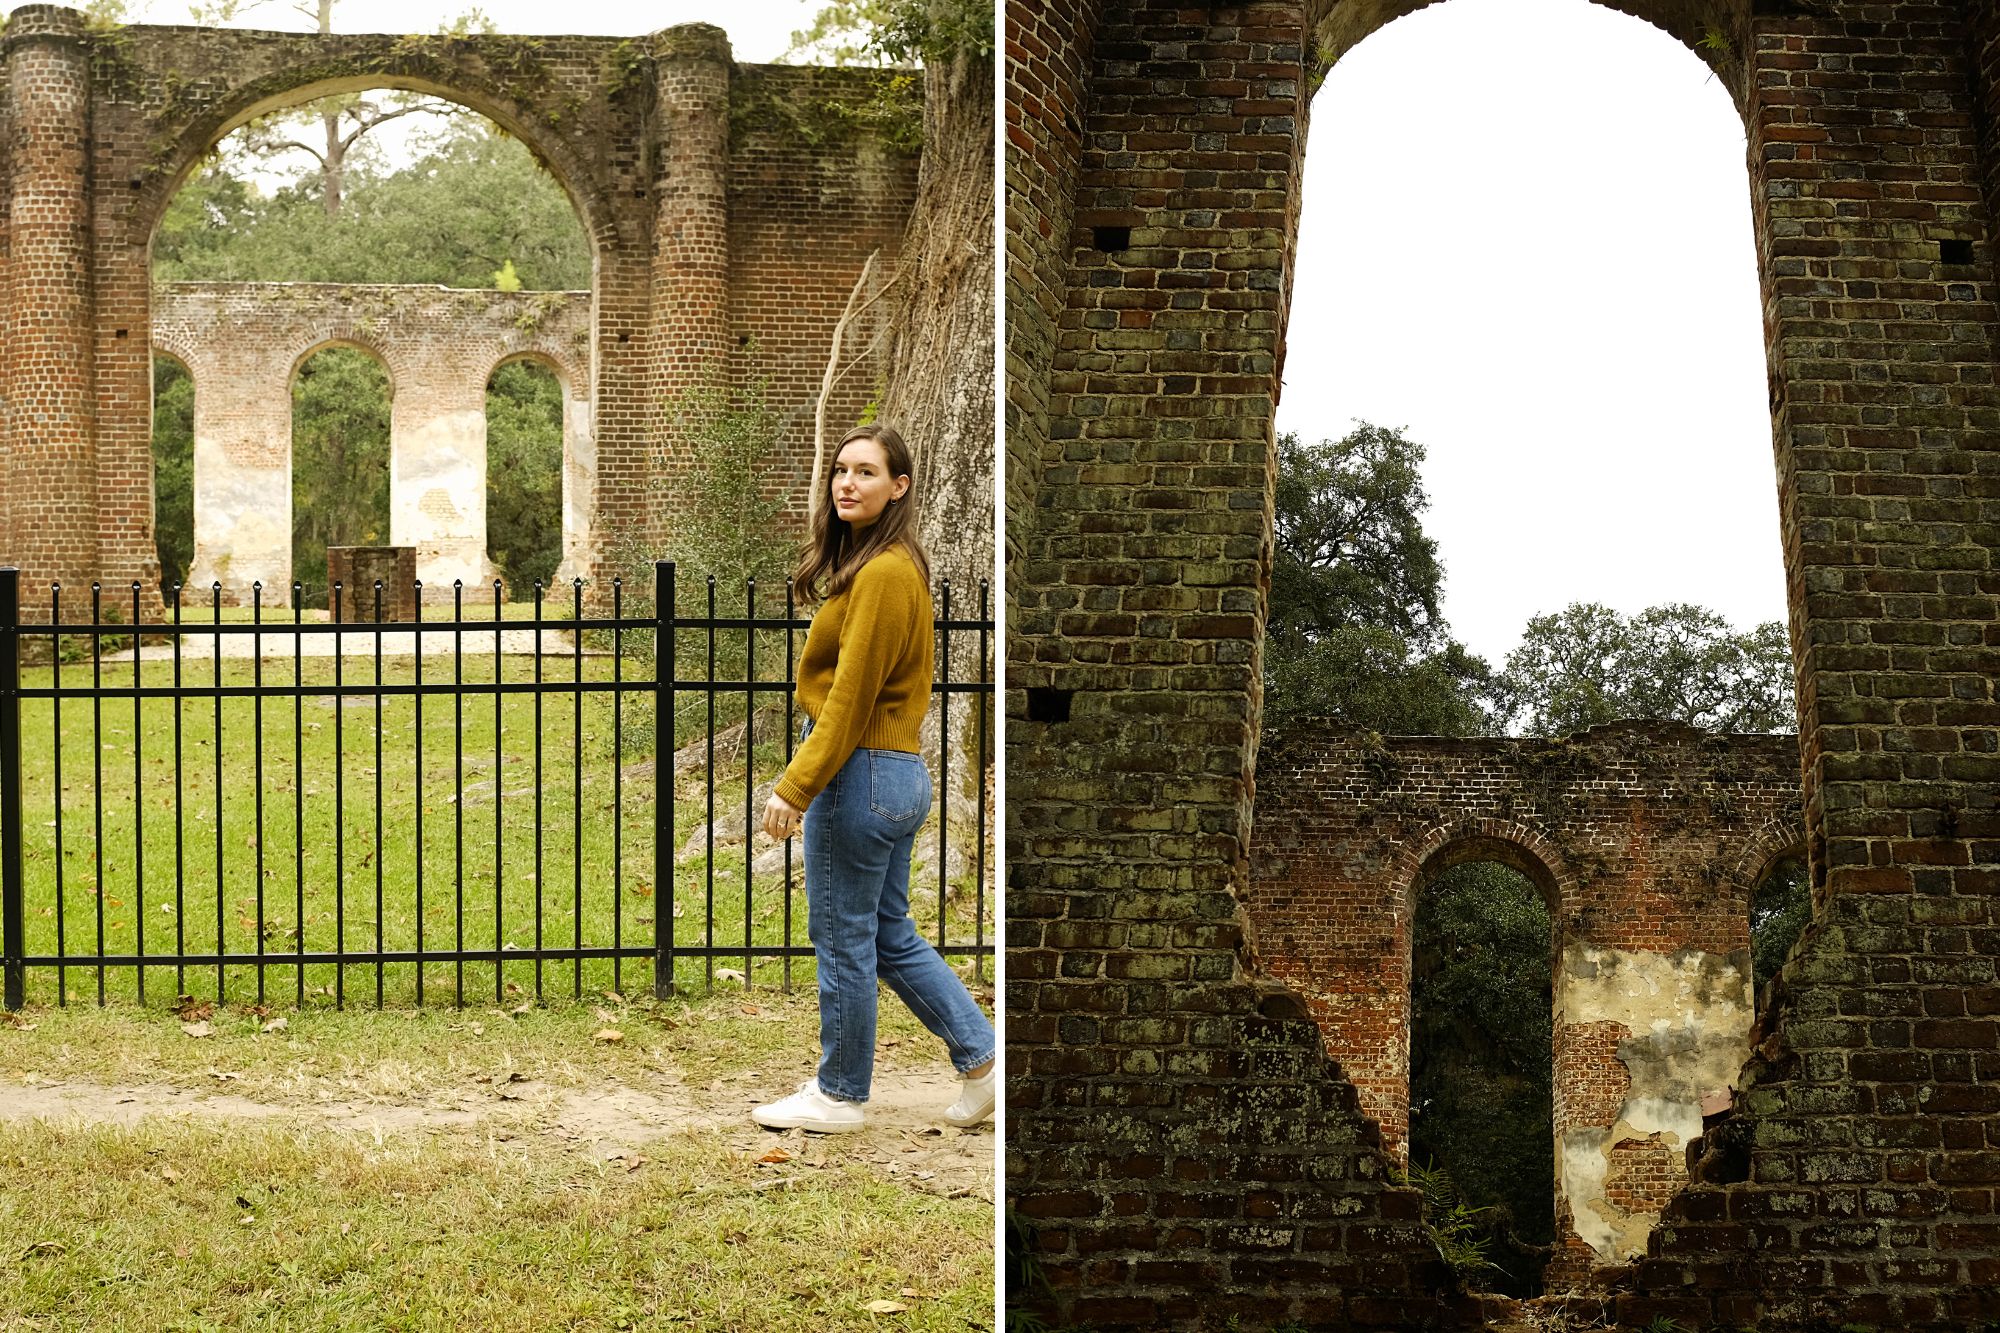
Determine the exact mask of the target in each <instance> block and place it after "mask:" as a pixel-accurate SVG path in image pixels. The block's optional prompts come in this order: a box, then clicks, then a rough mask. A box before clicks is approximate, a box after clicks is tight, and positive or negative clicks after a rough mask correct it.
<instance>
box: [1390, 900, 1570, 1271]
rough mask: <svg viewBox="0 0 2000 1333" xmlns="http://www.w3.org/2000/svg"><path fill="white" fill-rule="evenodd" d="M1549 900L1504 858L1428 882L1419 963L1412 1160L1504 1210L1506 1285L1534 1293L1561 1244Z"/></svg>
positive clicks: (1414, 997)
mask: <svg viewBox="0 0 2000 1333" xmlns="http://www.w3.org/2000/svg"><path fill="white" fill-rule="evenodd" d="M1551 930H1552V926H1551V922H1550V919H1549V910H1548V906H1547V904H1546V903H1545V902H1544V901H1543V900H1542V895H1541V893H1540V891H1539V890H1537V889H1536V888H1535V886H1534V885H1533V884H1532V883H1530V882H1529V881H1528V879H1527V878H1526V877H1525V876H1523V875H1522V874H1520V872H1518V871H1516V870H1513V869H1510V868H1508V867H1506V866H1501V865H1496V864H1494V863H1492V862H1472V863H1468V864H1465V865H1456V866H1451V867H1449V868H1447V869H1445V870H1442V871H1439V872H1438V873H1436V874H1434V875H1432V876H1430V877H1429V879H1428V880H1427V881H1426V882H1425V883H1423V884H1422V885H1420V886H1419V890H1418V893H1417V901H1416V919H1415V921H1414V923H1413V929H1412V934H1411V951H1410V952H1411V958H1410V1160H1411V1161H1412V1162H1414V1163H1418V1164H1423V1163H1431V1164H1434V1165H1436V1166H1438V1167H1441V1168H1443V1169H1444V1171H1445V1172H1446V1173H1447V1174H1448V1175H1449V1176H1450V1177H1451V1179H1452V1180H1454V1181H1455V1182H1456V1183H1457V1185H1458V1187H1459V1190H1460V1192H1461V1194H1462V1195H1463V1196H1464V1198H1465V1201H1466V1202H1467V1203H1468V1204H1470V1205H1472V1206H1474V1207H1476V1208H1482V1209H1489V1208H1490V1209H1496V1210H1498V1211H1499V1216H1490V1217H1489V1218H1488V1225H1489V1228H1490V1231H1491V1232H1492V1233H1493V1234H1494V1236H1495V1239H1496V1240H1498V1241H1499V1242H1500V1243H1499V1244H1498V1245H1495V1246H1493V1247H1491V1250H1492V1252H1491V1256H1490V1257H1491V1258H1492V1259H1493V1261H1494V1262H1495V1263H1497V1264H1498V1265H1499V1267H1500V1268H1501V1270H1502V1272H1503V1274H1504V1275H1505V1276H1504V1279H1503V1280H1502V1281H1501V1284H1500V1285H1502V1286H1503V1287H1504V1288H1505V1289H1506V1290H1508V1291H1511V1292H1514V1293H1516V1294H1519V1295H1529V1294H1532V1292H1533V1290H1534V1288H1535V1284H1536V1276H1537V1270H1538V1269H1539V1267H1540V1264H1539V1262H1538V1258H1537V1256H1535V1255H1534V1254H1533V1253H1532V1251H1528V1252H1524V1251H1523V1249H1522V1247H1523V1246H1528V1247H1533V1246H1540V1245H1546V1244H1548V1243H1549V1242H1550V1241H1552V1240H1553V1239H1554V1237H1555V1198H1554V1195H1555V1190H1554V1182H1553V1181H1552V1180H1551V1179H1550V1176H1549V1126H1550V1124H1551V1122H1552V1119H1553V1116H1554V1107H1555V1103H1554V1095H1553V1082H1552V1073H1551V1068H1550V1066H1551V1028H1552V1023H1553V1014H1552V1011H1551V1006H1550V994H1549V989H1550V978H1549V941H1550V938H1551Z"/></svg>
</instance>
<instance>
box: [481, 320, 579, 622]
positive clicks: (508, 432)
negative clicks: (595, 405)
mask: <svg viewBox="0 0 2000 1333" xmlns="http://www.w3.org/2000/svg"><path fill="white" fill-rule="evenodd" d="M564 399H565V394H564V390H563V384H562V381H561V379H560V378H559V377H558V376H557V375H556V372H555V370H554V369H553V368H552V367H551V366H549V365H548V363H547V362H545V361H542V360H539V359H537V358H533V357H516V358H513V359H511V360H508V361H503V362H501V363H500V364H499V365H498V366H496V367H494V370H493V375H492V377H491V378H490V379H488V380H487V381H486V552H487V558H488V559H490V560H491V561H492V562H493V566H494V568H495V569H497V570H499V572H500V577H501V578H502V579H503V580H504V581H505V582H506V585H507V587H508V588H509V589H511V590H512V593H513V597H514V599H515V600H517V601H518V600H521V599H522V598H524V597H526V596H529V595H531V594H530V591H529V590H531V589H532V588H533V587H534V586H535V585H536V584H537V583H539V584H541V585H543V586H544V587H547V586H548V585H549V583H550V582H551V581H552V580H553V579H554V578H555V573H556V569H557V567H558V566H559V565H560V564H561V563H562V558H563V472H564V448H563V444H564V438H563V437H564V430H563V420H564Z"/></svg>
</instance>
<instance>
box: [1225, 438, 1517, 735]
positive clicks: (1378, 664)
mask: <svg viewBox="0 0 2000 1333" xmlns="http://www.w3.org/2000/svg"><path fill="white" fill-rule="evenodd" d="M1423 457H1424V451H1423V446H1422V445H1420V444H1417V443H1416V442H1414V441H1412V440H1408V439H1405V438H1404V437H1403V435H1402V433H1401V432H1400V431H1395V430H1389V429H1385V428H1383V427H1380V426H1372V425H1369V424H1367V423H1365V422H1363V423H1359V424H1357V425H1356V427H1355V429H1354V430H1353V431H1352V432H1350V433H1349V434H1348V435H1347V436H1346V437H1345V438H1343V439H1340V440H1325V441H1321V442H1319V443H1317V444H1307V443H1304V442H1302V441H1301V440H1300V438H1299V437H1298V436H1297V435H1294V434H1287V435H1284V436H1281V437H1280V438H1279V441H1278V479H1277V490H1276V521H1277V528H1276V535H1277V543H1276V548H1275V551H1274V553H1273V557H1272V569H1271V600H1270V611H1269V618H1268V621H1267V625H1266V638H1265V644H1264V681H1265V715H1266V718H1267V720H1268V721H1270V722H1271V723H1272V724H1274V725H1281V724H1282V722H1283V721H1284V720H1285V719H1287V718H1290V717H1293V716H1300V715H1304V714H1307V713H1315V714H1325V713H1331V714H1334V715H1336V716H1339V717H1342V718H1345V719H1346V720H1348V721H1350V722H1352V723H1354V724H1355V725H1357V726H1364V727H1370V728H1373V729H1374V730H1377V731H1384V732H1401V733H1430V734H1441V735H1467V734H1472V733H1477V732H1480V731H1483V730H1485V729H1486V715H1485V710H1484V708H1483V707H1482V698H1483V695H1484V693H1485V691H1486V687H1487V677H1488V668H1487V666H1486V664H1485V663H1484V662H1483V661H1481V660H1480V659H1479V658H1477V657H1475V656H1474V655H1472V654H1471V653H1469V652H1467V651H1466V649H1465V648H1464V647H1463V646H1461V645H1460V644H1458V643H1457V642H1455V641H1453V640H1452V639H1451V638H1450V637H1449V635H1448V634H1447V633H1446V632H1445V626H1444V622H1443V620H1442V618H1441V617H1440V615H1439V613H1438V603H1439V600H1440V598H1441V596H1442V595H1443V587H1444V568H1443V566H1442V565H1441V564H1439V562H1438V558H1437V544H1436V543H1435V542H1433V541H1432V540H1431V539H1430V538H1429V537H1427V536H1425V535H1424V531H1423V523H1422V517H1421V516H1422V514H1423V511H1424V509H1425V508H1426V507H1427V505H1428V503H1429V501H1428V499H1427V498H1426V497H1425V495H1424V491H1423V479H1422V476H1421V472H1420V468H1421V465H1422V462H1423Z"/></svg>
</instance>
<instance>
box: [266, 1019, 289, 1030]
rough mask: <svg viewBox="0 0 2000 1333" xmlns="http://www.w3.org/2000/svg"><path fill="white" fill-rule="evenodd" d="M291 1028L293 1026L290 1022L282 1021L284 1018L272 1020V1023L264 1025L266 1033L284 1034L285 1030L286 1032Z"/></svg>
mask: <svg viewBox="0 0 2000 1333" xmlns="http://www.w3.org/2000/svg"><path fill="white" fill-rule="evenodd" d="M290 1026H291V1024H290V1023H288V1022H286V1021H285V1020H284V1019H282V1018H274V1019H272V1020H271V1021H270V1022H268V1023H266V1024H265V1025H264V1031H266V1032H283V1031H284V1030H285V1029H286V1028H288V1027H290Z"/></svg>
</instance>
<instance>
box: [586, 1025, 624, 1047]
mask: <svg viewBox="0 0 2000 1333" xmlns="http://www.w3.org/2000/svg"><path fill="white" fill-rule="evenodd" d="M590 1039H591V1040H592V1041H601V1042H604V1043H605V1044H606V1045H616V1044H617V1043H619V1042H621V1041H623V1040H625V1034H624V1033H622V1032H620V1031H619V1030H618V1029H617V1028H599V1029H598V1030H597V1031H596V1032H595V1033H593V1034H591V1038H590Z"/></svg>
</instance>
